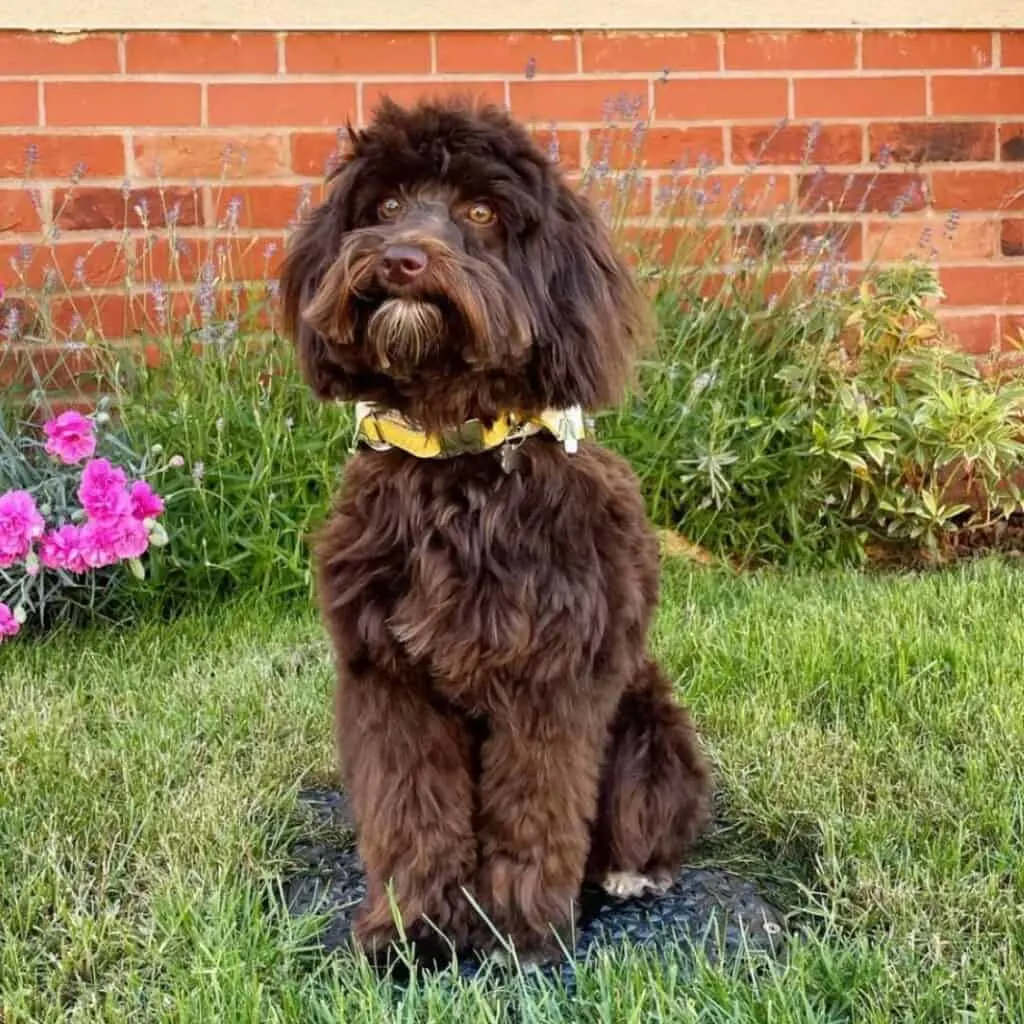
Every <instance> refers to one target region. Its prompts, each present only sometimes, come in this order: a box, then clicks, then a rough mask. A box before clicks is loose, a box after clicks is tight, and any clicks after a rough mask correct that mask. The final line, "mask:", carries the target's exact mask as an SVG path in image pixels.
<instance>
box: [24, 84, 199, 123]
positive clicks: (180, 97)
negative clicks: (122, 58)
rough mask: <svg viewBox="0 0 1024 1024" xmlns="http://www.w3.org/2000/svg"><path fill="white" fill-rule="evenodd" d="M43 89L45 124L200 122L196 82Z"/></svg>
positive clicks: (80, 85)
mask: <svg viewBox="0 0 1024 1024" xmlns="http://www.w3.org/2000/svg"><path fill="white" fill-rule="evenodd" d="M43 88H44V103H45V109H46V123H47V124H49V125H73V126H77V127H81V128H94V127H98V126H101V125H124V126H125V127H131V128H137V127H144V126H148V125H153V126H155V127H183V126H191V125H197V124H199V120H200V114H201V107H200V97H201V92H202V88H201V86H199V85H198V84H196V83H191V82H189V83H185V82H178V83H170V82H47V83H46V84H45V85H44V86H43Z"/></svg>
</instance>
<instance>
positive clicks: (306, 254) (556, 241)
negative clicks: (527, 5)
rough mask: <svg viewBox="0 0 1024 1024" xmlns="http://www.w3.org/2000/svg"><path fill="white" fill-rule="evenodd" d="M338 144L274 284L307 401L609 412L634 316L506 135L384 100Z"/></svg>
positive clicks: (473, 118)
mask: <svg viewBox="0 0 1024 1024" xmlns="http://www.w3.org/2000/svg"><path fill="white" fill-rule="evenodd" d="M349 135H350V140H351V145H350V149H349V152H348V153H347V154H346V156H345V158H344V160H343V161H342V163H341V164H340V166H339V167H338V168H337V169H336V170H335V171H334V172H332V174H331V175H330V177H329V179H328V197H327V198H326V199H325V201H324V202H323V203H322V204H321V205H320V206H318V207H317V208H316V209H315V210H314V211H313V213H312V214H311V215H310V216H309V218H308V219H307V220H306V221H305V222H304V223H303V224H302V225H301V226H300V227H299V228H298V230H297V232H296V234H295V236H294V238H293V240H292V243H291V245H290V246H289V248H288V251H287V254H286V258H285V263H284V267H283V269H282V275H281V292H282V297H283V306H284V317H285V326H286V330H287V332H288V333H289V335H290V336H291V337H292V338H293V339H294V341H295V343H296V345H297V347H298V352H299V357H300V363H301V365H302V368H303V372H304V374H305V376H306V379H307V380H308V381H309V383H310V385H311V387H312V388H313V389H314V391H315V392H316V394H317V395H318V396H320V397H321V398H335V399H352V398H359V399H366V400H371V401H377V402H381V403H384V404H387V405H389V406H391V407H393V408H397V409H400V410H402V411H406V412H412V413H413V414H417V413H418V414H420V415H426V414H427V413H428V411H429V410H432V414H431V415H429V418H430V419H437V418H440V419H442V420H444V419H450V418H462V417H466V416H470V415H479V416H483V417H487V416H488V415H493V414H495V413H496V412H497V411H498V410H499V409H500V408H502V407H508V406H509V405H510V404H515V405H517V406H519V407H520V408H524V407H538V408H540V407H544V406H567V405H571V404H577V403H578V404H581V405H583V406H584V407H587V408H593V407H595V406H599V405H603V404H606V403H610V402H614V401H616V400H617V399H618V397H619V392H620V390H621V388H622V386H623V385H624V383H625V381H626V378H627V376H628V373H629V371H630V368H631V365H632V361H633V355H634V353H635V351H636V349H637V347H638V346H639V345H641V344H642V343H643V342H644V341H645V340H646V338H647V336H648V335H649V314H648V309H647V304H646V303H645V301H644V299H643V296H642V294H641V293H640V291H639V289H638V288H637V285H636V283H635V281H634V280H633V278H632V276H631V274H630V272H629V269H628V267H627V266H626V265H625V264H624V262H623V261H622V259H621V257H620V256H619V255H618V253H617V252H616V251H615V249H614V247H613V245H612V243H611V240H610V238H609V234H608V232H607V230H606V228H605V226H604V224H603V223H602V221H601V220H600V218H599V217H598V216H597V214H596V212H595V211H594V210H593V208H592V207H591V206H590V204H589V203H588V202H587V201H586V200H585V199H584V198H583V197H581V196H580V195H579V194H578V193H576V192H575V191H573V190H572V189H571V188H570V187H569V185H568V184H567V183H565V182H564V181H563V178H562V176H561V174H560V173H559V171H558V169H557V168H556V167H555V166H553V165H552V164H551V163H550V162H549V160H548V159H547V158H546V157H545V155H544V154H543V153H542V152H541V151H540V150H539V148H538V147H537V146H536V145H535V144H534V142H533V141H532V139H531V138H530V136H529V135H528V133H527V132H526V131H525V130H524V129H523V128H522V127H521V126H520V125H518V124H517V123H516V122H514V121H513V120H512V119H511V118H510V116H509V115H508V114H506V113H505V112H504V111H502V110H500V109H497V108H494V107H475V106H473V105H470V104H466V103H460V102H453V101H448V102H444V101H438V102H427V101H424V102H422V103H420V104H419V105H418V106H416V107H415V108H412V109H406V108H402V107H400V106H398V105H396V104H394V103H392V102H390V101H388V100H385V101H384V102H383V103H382V105H381V106H380V107H379V108H378V110H377V112H376V115H375V117H374V119H373V121H372V123H371V124H370V125H369V127H368V128H366V129H364V130H361V131H353V130H351V129H350V130H349ZM446 406H447V408H446Z"/></svg>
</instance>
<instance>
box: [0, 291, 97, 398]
mask: <svg viewBox="0 0 1024 1024" xmlns="http://www.w3.org/2000/svg"><path fill="white" fill-rule="evenodd" d="M104 301H105V300H104ZM89 305H90V303H89V300H88V299H83V300H82V301H81V302H80V303H76V304H72V303H70V302H69V301H67V300H58V301H57V302H54V303H52V304H51V307H52V309H55V310H56V320H55V323H54V326H55V328H56V330H57V333H58V337H60V336H61V335H63V336H64V337H70V336H71V334H72V326H73V325H74V324H75V323H76V317H77V322H78V323H79V324H80V325H79V326H76V327H75V330H74V333H75V336H76V337H79V338H81V337H83V336H84V333H85V332H84V320H83V315H84V314H85V312H86V310H88V309H89ZM104 337H107V335H104ZM60 340H63V338H60ZM36 375H38V377H39V378H41V380H42V383H43V386H44V387H45V388H46V389H47V391H77V390H79V389H95V387H96V385H97V383H98V382H99V380H100V379H101V365H100V361H99V358H98V355H97V353H96V351H95V350H91V349H88V348H78V349H70V348H65V347H63V346H61V345H40V344H32V345H5V346H4V347H3V348H2V349H0V388H12V389H16V388H29V387H33V386H34V382H35V379H36Z"/></svg>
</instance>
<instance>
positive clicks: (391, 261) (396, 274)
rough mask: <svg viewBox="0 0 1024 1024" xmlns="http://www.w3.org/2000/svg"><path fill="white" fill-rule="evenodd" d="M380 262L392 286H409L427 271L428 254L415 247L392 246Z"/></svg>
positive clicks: (385, 251) (386, 250)
mask: <svg viewBox="0 0 1024 1024" xmlns="http://www.w3.org/2000/svg"><path fill="white" fill-rule="evenodd" d="M380 262H381V269H382V270H383V272H384V277H385V278H387V280H388V282H389V283H390V284H408V283H409V282H410V281H412V280H413V279H414V278H417V277H419V276H420V274H422V273H423V271H424V270H426V269H427V254H426V253H425V252H424V251H423V250H422V249H420V248H418V247H417V246H415V245H390V246H388V248H387V249H385V250H384V255H383V256H382V257H381V261H380Z"/></svg>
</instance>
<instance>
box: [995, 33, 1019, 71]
mask: <svg viewBox="0 0 1024 1024" xmlns="http://www.w3.org/2000/svg"><path fill="white" fill-rule="evenodd" d="M999 36H1000V40H1001V41H1000V47H1001V52H1000V61H1001V63H1002V65H1003V67H1004V68H1024V32H1020V31H1017V32H1000V33H999Z"/></svg>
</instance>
